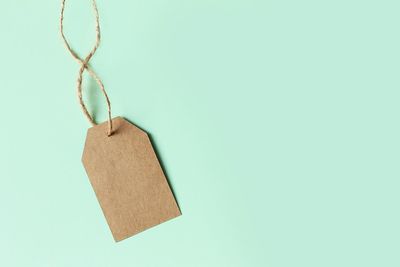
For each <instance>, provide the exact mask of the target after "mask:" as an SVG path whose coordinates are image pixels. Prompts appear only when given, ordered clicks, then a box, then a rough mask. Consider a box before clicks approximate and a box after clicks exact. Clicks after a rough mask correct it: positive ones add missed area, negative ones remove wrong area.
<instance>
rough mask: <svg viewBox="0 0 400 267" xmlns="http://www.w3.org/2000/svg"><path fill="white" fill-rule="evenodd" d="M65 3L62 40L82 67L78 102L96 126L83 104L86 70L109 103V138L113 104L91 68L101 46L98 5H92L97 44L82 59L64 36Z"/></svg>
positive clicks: (93, 0)
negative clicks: (83, 81) (93, 58)
mask: <svg viewBox="0 0 400 267" xmlns="http://www.w3.org/2000/svg"><path fill="white" fill-rule="evenodd" d="M65 1H66V0H62V2H61V15H60V32H61V36H62V39H63V41H64V44H65V47H66V48H67V50H68V51H69V52H70V54H71V55H72V57H73V58H74V59H75V60H76V61H77V62H78V63H79V64H80V65H81V67H80V69H79V72H78V79H77V95H78V100H79V104H80V106H81V108H82V111H83V114H84V115H85V116H86V118H87V119H88V120H89V122H90V123H91V124H92V125H93V126H95V125H96V122H95V121H94V119H93V117H92V116H91V115H90V113H89V111H88V110H87V108H86V105H85V103H84V102H83V98H82V79H83V73H84V72H85V70H86V71H87V72H88V73H89V75H90V76H91V77H92V78H93V79H94V80H95V81H96V82H97V84H98V85H99V87H100V89H101V91H102V92H103V95H104V97H105V99H106V102H107V108H108V133H107V134H108V136H111V134H112V130H113V128H112V120H111V103H110V99H109V98H108V95H107V93H106V90H105V88H104V84H103V82H102V81H101V80H100V78H99V76H97V74H96V73H95V72H94V71H93V70H92V69H91V68H90V67H89V61H90V59H91V58H92V57H93V55H94V54H95V53H96V50H97V48H98V47H99V45H100V23H99V11H98V9H97V4H96V0H92V5H93V10H94V14H95V22H96V43H95V45H94V47H93V48H92V50H91V51H90V53H89V54H88V55H87V56H86V57H85V59H81V58H80V57H79V56H78V54H77V53H76V52H75V51H74V50H73V49H72V48H71V46H70V45H69V43H68V41H67V38H66V37H65V35H64V10H65Z"/></svg>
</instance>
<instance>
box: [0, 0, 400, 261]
mask: <svg viewBox="0 0 400 267" xmlns="http://www.w3.org/2000/svg"><path fill="white" fill-rule="evenodd" d="M67 4H69V6H68V7H67V11H66V34H67V36H68V37H69V38H70V40H71V43H72V45H73V47H75V48H77V50H79V51H80V52H81V53H83V52H86V51H88V50H89V49H90V47H91V44H92V42H93V39H94V32H93V15H92V11H91V9H90V1H79V0H68V2H67ZM98 5H99V10H100V15H101V25H102V33H103V42H102V45H101V48H100V49H99V51H98V53H97V54H96V56H95V58H94V59H93V62H92V65H93V67H94V68H95V70H96V71H97V72H98V73H99V75H100V76H101V77H102V79H103V81H104V83H105V84H106V86H107V89H108V91H109V95H110V98H111V100H112V104H113V111H114V115H115V116H124V117H126V118H128V119H129V120H131V121H133V122H135V123H136V124H138V125H139V126H141V127H142V128H144V129H146V130H147V131H148V132H149V133H151V134H152V136H153V138H154V141H155V144H156V146H157V149H158V150H159V154H160V155H159V156H160V157H161V158H162V160H163V163H164V165H165V167H166V171H167V173H168V177H169V180H170V182H171V184H172V185H173V188H174V191H175V193H176V196H177V199H178V201H179V204H180V207H181V209H182V212H183V216H181V217H179V218H177V219H174V220H172V221H169V222H167V223H165V224H163V225H161V226H158V227H155V228H152V229H150V230H148V231H145V232H143V233H141V234H139V235H137V236H135V237H133V238H130V239H127V240H125V241H123V242H120V243H114V241H113V239H112V236H111V234H110V232H109V230H108V226H107V225H106V222H105V219H104V217H103V215H102V212H101V210H100V208H99V205H98V202H97V200H96V198H95V195H94V193H93V191H92V188H91V186H90V184H89V182H88V179H87V177H86V174H85V171H84V169H83V167H82V164H81V162H80V158H81V152H82V148H83V144H84V140H85V135H86V129H87V128H88V127H89V125H88V123H87V121H86V120H85V118H84V116H83V114H82V113H81V110H80V108H79V106H78V104H77V101H76V96H75V81H76V75H77V71H78V68H79V66H78V65H77V64H76V62H75V61H73V59H72V58H71V57H70V55H69V54H68V53H67V52H66V50H65V49H64V47H63V44H62V42H61V39H60V36H59V32H58V19H59V18H58V16H59V8H60V3H59V1H56V0H51V1H50V0H42V1H31V0H19V1H1V2H0V34H1V37H0V41H1V42H0V55H1V57H0V92H1V99H0V101H1V104H0V114H1V117H0V123H1V130H0V177H1V179H0V181H1V184H0V214H1V217H0V266H33V267H36V266H37V267H39V266H41V267H42V266H43V267H47V266H49V267H50V266H52V267H53V266H56V267H70V266H78V267H80V266H82V267H83V266H84V267H103V266H104V267H105V266H107V267H114V266H144V267H147V266H148V267H153V266H154V267H155V266H163V267H164V266H165V267H169V266H170V267H183V266H185V267H186V266H194V267H196V266H199V267H200V266H201V267H203V266H204V267H225V266H226V267H236V266H240V267H245V266H246V267H247V266H254V267H258V266H273V267H289V266H290V267H292V266H293V267H299V266H304V267H321V266H324V267H325V266H326V267H328V266H332V267H337V266H341V267H347V266H348V267H354V266H360V267H368V266H385V267H390V266H400V256H399V249H400V246H399V245H400V244H399V243H400V231H399V223H400V216H399V208H398V207H399V202H400V195H399V189H400V188H399V187H400V182H399V178H400V169H399V160H400V157H399V153H400V142H399V138H400V127H399V122H400V104H399V101H400V100H399V99H400V92H399V86H400V80H399V74H400V67H399V62H400V53H399V51H400V33H399V29H400V16H399V10H400V3H399V2H398V1H394V0H391V1H390V0H379V1H378V0H370V1H361V0H339V1H338V0H336V1H333V0H332V1H317V0H314V1H312V0H303V1H295V0H286V1H276V0H275V1H272V0H233V1H228V0H201V1H200V0H192V1H178V0H150V1H128V0H125V1H104V0H100V1H99V3H98ZM85 89H86V96H87V98H88V101H89V102H90V110H91V111H94V112H95V114H96V117H97V119H98V120H99V121H103V120H104V119H105V118H106V116H105V112H104V110H105V106H104V101H103V99H102V98H101V95H99V93H98V89H97V87H96V86H95V83H93V81H90V80H89V79H87V80H86V81H85Z"/></svg>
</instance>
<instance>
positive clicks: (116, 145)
mask: <svg viewBox="0 0 400 267" xmlns="http://www.w3.org/2000/svg"><path fill="white" fill-rule="evenodd" d="M113 125H114V133H113V135H111V136H110V137H108V136H107V123H103V124H100V125H96V126H94V127H92V128H90V129H89V130H88V133H87V137H86V143H85V149H84V151H83V156H82V162H83V165H84V166H85V169H86V172H87V174H88V176H89V180H90V182H91V184H92V186H93V189H94V192H95V193H96V197H97V199H98V201H99V202H100V206H101V208H102V210H103V213H104V215H105V217H106V220H107V222H108V225H109V227H110V229H111V232H112V234H113V236H114V239H115V241H120V240H122V239H125V238H127V237H130V236H132V235H134V234H136V233H139V232H141V231H144V230H146V229H148V228H150V227H152V226H155V225H158V224H160V223H162V222H165V221H167V220H169V219H172V218H175V217H177V216H179V215H180V214H181V213H180V210H179V208H178V205H177V203H176V201H175V198H174V196H173V194H172V192H171V189H170V187H169V185H168V182H167V179H166V178H165V176H164V173H163V171H162V169H161V166H160V164H159V162H158V159H157V157H156V154H155V152H154V150H153V147H152V145H151V142H150V139H149V137H148V135H147V133H146V132H144V131H142V130H141V129H139V128H138V127H136V126H134V125H133V124H131V123H129V122H128V121H126V120H125V119H123V118H121V117H117V118H114V119H113Z"/></svg>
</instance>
